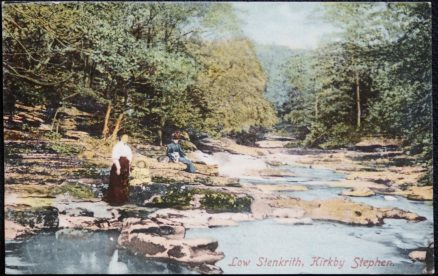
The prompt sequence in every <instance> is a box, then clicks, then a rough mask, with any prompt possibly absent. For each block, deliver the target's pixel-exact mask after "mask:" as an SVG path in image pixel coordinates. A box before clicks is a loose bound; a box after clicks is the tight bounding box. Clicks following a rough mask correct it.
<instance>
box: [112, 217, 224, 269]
mask: <svg viewBox="0 0 438 276" xmlns="http://www.w3.org/2000/svg"><path fill="white" fill-rule="evenodd" d="M184 237H185V228H184V226H183V225H182V224H181V223H177V222H173V221H170V220H166V219H162V218H152V219H139V218H128V219H125V220H124V221H123V226H122V232H121V234H120V236H119V239H118V246H119V247H120V248H124V249H126V250H128V251H130V252H132V253H134V254H140V255H142V256H143V257H145V258H149V259H160V260H163V259H164V260H172V261H176V262H179V263H182V264H185V265H188V266H190V267H192V268H194V269H195V270H198V271H202V272H203V273H209V272H211V273H220V272H222V271H221V270H220V268H218V267H215V266H214V264H215V263H216V262H217V261H219V260H222V259H223V258H224V254H223V253H222V252H217V251H216V250H217V247H218V243H217V241H215V240H213V239H210V238H206V239H190V240H189V239H185V238H184Z"/></svg>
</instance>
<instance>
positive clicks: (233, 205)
mask: <svg viewBox="0 0 438 276" xmlns="http://www.w3.org/2000/svg"><path fill="white" fill-rule="evenodd" d="M195 195H201V197H202V198H201V201H200V203H201V208H205V209H206V210H207V211H208V212H250V211H251V207H250V206H251V203H252V201H253V198H252V197H250V196H236V195H234V194H230V193H225V192H218V191H211V190H208V189H199V188H193V187H188V186H185V185H168V186H167V188H166V189H165V190H164V191H163V190H162V191H161V192H160V193H157V194H155V196H154V198H153V199H152V202H150V203H148V204H146V206H150V207H160V208H175V209H190V208H192V206H191V201H192V200H193V199H194V196H195ZM151 197H152V196H150V197H149V198H151Z"/></svg>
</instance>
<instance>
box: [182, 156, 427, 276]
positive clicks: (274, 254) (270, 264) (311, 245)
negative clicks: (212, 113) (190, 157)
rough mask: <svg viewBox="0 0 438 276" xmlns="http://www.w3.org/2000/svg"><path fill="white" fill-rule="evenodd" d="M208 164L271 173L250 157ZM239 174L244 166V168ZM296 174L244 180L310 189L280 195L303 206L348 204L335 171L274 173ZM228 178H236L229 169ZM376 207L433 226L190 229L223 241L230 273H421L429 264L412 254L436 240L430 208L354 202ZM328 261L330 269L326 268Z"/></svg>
mask: <svg viewBox="0 0 438 276" xmlns="http://www.w3.org/2000/svg"><path fill="white" fill-rule="evenodd" d="M210 158H211V160H207V161H209V162H210V163H216V164H218V165H219V167H220V166H221V165H222V163H223V162H230V161H231V163H234V164H236V163H240V164H242V162H245V163H244V165H241V166H240V171H239V172H238V173H240V174H241V175H245V172H246V171H248V170H249V169H250V168H251V167H252V166H255V167H257V168H258V169H263V168H267V167H269V166H267V165H266V164H265V165H264V166H263V164H261V163H260V160H256V159H254V158H251V157H244V156H235V155H234V156H233V155H229V154H226V153H220V154H217V153H216V154H214V155H213V156H211V157H210ZM238 167H239V166H238ZM235 168H236V167H235ZM275 168H278V169H280V170H283V171H284V170H286V171H289V172H291V176H287V177H248V176H244V177H241V178H240V179H241V182H242V183H251V184H256V185H257V184H290V185H300V186H302V185H304V186H306V187H307V188H308V190H307V191H296V192H280V194H282V195H287V196H292V197H298V198H301V199H303V200H315V199H329V198H336V197H342V196H341V195H340V193H341V192H342V190H343V188H333V187H330V186H329V185H328V184H330V182H332V181H337V180H340V179H343V178H344V177H345V176H344V175H343V174H342V173H338V172H336V171H332V170H326V169H316V168H308V167H303V166H301V165H289V166H280V167H275ZM223 173H224V174H226V175H229V176H235V175H236V174H237V173H236V172H235V171H232V172H231V174H230V173H228V171H227V170H225V172H223ZM350 199H351V200H352V201H355V202H362V203H365V204H369V205H372V206H375V207H397V208H400V209H403V210H406V211H411V212H414V213H417V214H419V215H421V216H424V217H426V219H427V220H425V221H422V222H418V223H414V222H407V221H406V220H397V219H385V224H384V225H382V226H373V227H367V226H349V225H345V224H341V223H334V222H322V221H314V222H313V224H311V225H287V224H280V223H277V222H275V221H273V220H262V221H253V222H245V223H240V224H239V225H238V226H237V227H224V228H215V229H214V230H212V229H190V230H188V232H187V237H189V238H195V237H200V236H210V237H213V238H215V239H217V240H218V241H219V250H221V251H223V252H224V253H225V258H224V259H223V260H221V261H220V262H218V263H217V265H218V266H220V267H221V268H222V269H223V271H224V272H225V273H340V274H343V273H361V274H362V273H370V274H379V273H391V274H394V273H397V274H421V272H422V270H423V268H424V264H422V263H418V262H415V263H414V262H412V261H411V260H410V259H409V257H408V254H409V252H410V251H412V250H415V249H417V248H420V247H427V246H428V244H429V243H430V242H432V239H433V207H432V204H431V202H419V201H411V200H408V199H406V198H403V197H398V196H396V197H392V198H391V199H392V200H386V199H385V197H384V196H382V195H375V196H372V197H350ZM324 261H325V262H324Z"/></svg>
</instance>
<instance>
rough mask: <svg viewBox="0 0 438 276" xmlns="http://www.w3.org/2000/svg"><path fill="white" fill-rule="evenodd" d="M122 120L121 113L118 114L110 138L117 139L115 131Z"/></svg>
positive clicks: (117, 130) (116, 131)
mask: <svg viewBox="0 0 438 276" xmlns="http://www.w3.org/2000/svg"><path fill="white" fill-rule="evenodd" d="M122 120H123V113H122V114H120V115H119V117H118V118H117V121H116V126H115V127H114V130H113V134H112V136H111V140H116V139H117V133H118V132H119V130H120V125H121V124H122Z"/></svg>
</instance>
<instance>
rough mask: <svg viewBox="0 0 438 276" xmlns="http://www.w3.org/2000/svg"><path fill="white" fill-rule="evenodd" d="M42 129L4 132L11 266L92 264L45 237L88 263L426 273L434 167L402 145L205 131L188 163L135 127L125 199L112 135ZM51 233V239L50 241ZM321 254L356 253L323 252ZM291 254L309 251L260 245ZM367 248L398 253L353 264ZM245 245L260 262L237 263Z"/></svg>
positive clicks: (48, 269)
mask: <svg viewBox="0 0 438 276" xmlns="http://www.w3.org/2000/svg"><path fill="white" fill-rule="evenodd" d="M34 131H35V133H34V135H27V136H26V135H23V133H21V132H19V131H12V130H11V131H10V132H9V134H8V135H5V145H6V153H5V162H6V167H5V169H6V177H5V239H6V241H7V250H6V267H7V271H9V272H17V273H18V272H25V273H27V272H31V273H61V272H62V273H69V271H70V272H71V271H74V272H81V271H80V269H81V266H77V265H76V266H75V265H74V264H73V263H68V264H67V263H65V262H60V263H54V264H52V265H50V264H49V263H48V262H47V261H44V260H42V259H41V258H42V257H41V256H39V257H37V256H35V254H41V253H37V252H43V251H44V252H43V253H44V256H45V255H47V256H48V258H49V256H52V255H56V253H55V252H54V250H57V251H58V252H68V251H70V250H73V251H74V253H72V256H75V257H73V259H74V258H76V260H77V261H78V263H84V262H90V264H89V265H88V267H91V268H90V269H89V270H87V271H88V272H91V273H109V272H114V271H116V272H119V273H137V272H141V273H146V272H148V273H166V272H171V273H185V272H188V271H190V272H197V273H222V272H234V273H248V272H253V273H265V272H267V273H285V272H290V273H302V272H304V273H314V272H330V271H331V272H338V273H364V272H365V273H366V272H369V273H421V271H422V269H423V268H424V267H425V265H424V262H426V259H427V258H420V257H421V256H422V254H425V253H424V252H426V250H427V248H428V247H429V245H430V243H431V242H432V237H433V216H432V205H431V201H430V200H431V199H432V189H431V187H430V186H425V187H421V186H418V184H417V183H418V179H419V177H421V175H422V173H424V169H423V168H421V167H416V166H415V165H413V164H412V163H411V162H409V160H408V161H407V160H406V159H409V158H408V157H407V156H405V155H403V153H402V152H401V151H400V150H399V149H398V148H397V147H392V148H387V149H386V150H377V151H371V152H369V151H360V150H357V149H354V150H336V151H321V150H303V149H286V148H282V147H278V146H282V145H283V144H282V143H274V144H273V143H272V142H270V141H266V142H261V143H259V147H258V148H253V147H246V146H243V145H237V144H235V143H234V142H233V141H231V140H229V139H222V140H211V139H210V140H202V141H200V142H199V143H198V145H197V146H198V148H199V149H202V150H203V151H200V150H197V151H194V152H191V153H190V154H189V156H190V158H191V159H192V160H194V161H195V163H196V166H197V168H198V171H199V173H196V174H189V173H186V172H184V168H185V166H184V165H181V164H174V163H165V162H164V163H163V162H159V161H158V160H159V157H160V155H162V154H163V152H164V149H163V148H161V147H156V146H151V145H145V144H142V143H141V141H135V140H134V141H133V142H132V146H133V149H134V151H135V157H134V158H135V159H134V171H133V174H132V176H133V178H132V179H131V183H132V184H133V185H132V187H131V194H130V202H129V204H126V205H124V206H121V207H112V206H109V205H107V204H106V203H105V202H103V201H101V197H102V195H103V194H104V192H105V190H106V188H107V184H108V175H109V167H110V165H111V161H110V159H109V153H108V152H109V151H110V149H111V146H112V142H111V141H101V140H98V139H94V138H91V137H89V136H88V135H87V134H86V133H81V132H78V131H76V130H71V131H70V136H69V137H67V138H62V139H64V140H63V141H62V143H60V141H54V140H53V139H50V138H47V136H44V133H47V126H44V125H41V126H40V127H39V129H35V130H34ZM60 145H63V147H64V148H60ZM388 149H390V150H388ZM323 233H324V234H323ZM67 240H68V241H84V244H86V243H89V245H88V246H85V247H84V248H81V247H77V246H74V245H73V244H74V242H65V241H67ZM97 240H99V241H101V243H99V244H104V245H102V246H99V245H97V244H96V241H97ZM105 241H106V242H105ZM345 241H348V242H347V243H345ZM43 242H49V243H50V244H51V246H42V247H41V248H40V250H43V251H38V250H37V249H38V247H39V246H40V245H39V244H40V243H43ZM340 244H345V245H343V248H344V249H343V250H341V251H340V252H336V251H335V248H337V247H339V246H340ZM69 247H71V248H69ZM415 250H416V251H418V252H420V253H412V254H411V255H409V254H410V253H411V252H413V251H415ZM429 251H430V250H429ZM66 254H67V253H66ZM84 254H85V255H84ZM87 254H89V256H88V255H87ZM419 255H421V256H420V257H418V256H419ZM93 256H94V257H93ZM315 256H320V257H321V258H330V257H332V258H335V257H337V258H338V259H343V260H345V262H347V261H348V262H349V266H348V268H347V264H346V263H345V264H344V266H345V267H344V269H340V270H336V269H335V268H327V267H325V268H324V267H321V266H311V264H312V260H313V259H312V258H313V257H315ZM291 257H295V258H298V257H300V258H301V261H302V262H303V265H302V266H301V264H300V265H296V263H297V261H296V259H295V262H294V263H295V265H293V266H292V265H289V266H288V267H284V266H276V267H274V266H268V265H267V264H268V263H269V262H268V261H266V265H260V266H258V265H257V262H262V263H263V262H264V261H265V259H263V260H259V259H260V258H267V259H269V258H271V259H278V258H291ZM355 257H362V258H365V259H366V260H370V259H372V258H374V259H375V258H380V259H384V260H385V262H390V263H392V264H393V265H388V266H381V267H374V268H372V267H368V268H367V270H365V268H363V267H362V268H361V269H353V268H352V266H354V262H355V259H354V258H355ZM38 258H39V259H38ZM243 259H245V260H246V259H250V260H252V264H253V266H251V267H250V268H248V266H247V267H242V266H239V265H237V263H238V261H239V260H243ZM267 259H266V260H267ZM411 259H412V261H411ZM429 259H430V257H429ZM414 260H415V262H414ZM233 262H236V265H230V264H233ZM240 263H241V264H242V262H240ZM288 263H292V261H290V262H288ZM58 264H59V265H58ZM87 269H88V268H87ZM248 269H249V270H248ZM429 270H430V268H429ZM87 271H84V272H87ZM429 272H430V271H429Z"/></svg>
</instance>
